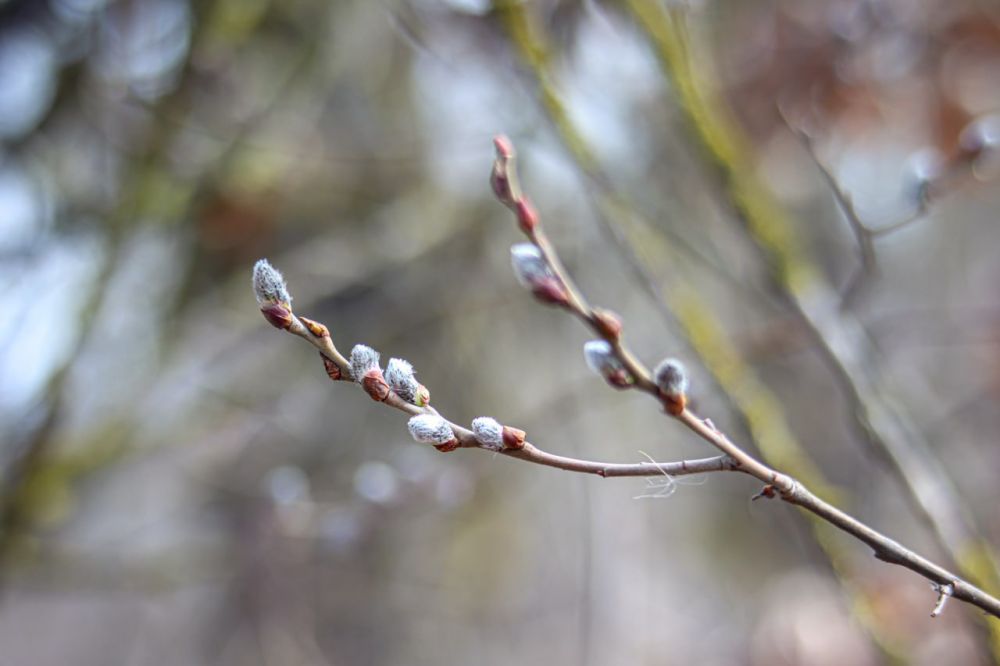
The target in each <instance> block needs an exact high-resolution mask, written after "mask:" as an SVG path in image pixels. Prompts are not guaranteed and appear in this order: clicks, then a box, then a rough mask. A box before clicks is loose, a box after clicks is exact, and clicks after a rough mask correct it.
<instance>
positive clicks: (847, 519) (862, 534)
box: [492, 137, 1000, 617]
mask: <svg viewBox="0 0 1000 666" xmlns="http://www.w3.org/2000/svg"><path fill="white" fill-rule="evenodd" d="M495 143H496V147H497V153H498V158H497V162H496V164H495V165H494V171H493V178H492V183H493V189H494V192H495V193H496V194H497V197H498V199H499V200H500V201H501V202H502V203H504V204H505V205H507V206H508V208H510V209H511V211H512V212H514V214H515V216H516V218H517V223H518V226H519V227H520V229H521V230H522V231H523V232H524V233H525V235H526V236H527V237H528V239H529V240H530V241H531V243H532V244H533V245H534V246H535V247H536V248H537V250H538V253H539V255H540V256H541V257H542V258H543V259H544V260H545V262H546V265H547V268H548V270H549V271H550V273H551V277H550V276H549V275H547V274H538V273H533V274H532V275H533V277H534V280H535V281H534V282H531V283H529V285H528V286H529V287H530V288H532V291H533V292H534V294H535V295H536V297H538V298H539V300H541V301H543V302H546V303H549V304H553V305H556V306H558V307H560V308H562V309H564V310H566V311H568V312H570V313H571V314H573V315H574V316H576V317H577V318H578V319H580V320H581V321H582V322H584V323H585V324H586V325H587V326H588V327H589V328H590V329H591V330H592V331H593V332H594V333H595V334H597V335H598V336H599V337H600V338H601V339H602V340H604V341H605V342H606V343H607V344H608V345H609V346H610V348H611V349H612V350H613V353H614V355H615V357H616V358H617V360H618V361H619V362H620V363H621V366H622V367H623V368H624V369H625V370H626V371H627V372H628V376H629V381H627V382H621V381H620V378H617V377H614V378H613V379H614V381H611V380H612V377H607V378H608V379H609V383H612V384H614V385H615V386H618V387H619V388H624V387H627V388H632V389H636V390H639V391H642V392H644V393H648V394H650V395H651V396H653V397H654V398H655V399H656V400H657V401H658V402H660V403H661V404H662V405H663V407H664V409H665V411H666V413H667V414H669V415H670V416H672V417H674V418H675V419H676V420H677V421H679V422H680V423H681V424H683V425H684V426H685V427H687V428H688V429H689V430H691V431H692V432H693V433H695V434H696V435H698V436H699V437H700V438H702V439H703V440H705V441H706V442H708V443H709V444H711V445H712V446H713V447H715V448H716V449H717V450H718V451H719V452H720V453H722V455H723V456H724V457H725V458H728V459H730V460H732V462H733V464H734V465H735V467H736V468H737V469H739V470H740V471H742V472H744V473H746V474H749V475H750V476H753V477H754V478H756V479H758V480H759V481H762V482H764V483H765V484H766V488H765V491H764V492H765V495H767V496H777V497H780V498H781V499H783V500H784V501H786V502H788V503H790V504H794V505H796V506H799V507H801V508H803V509H805V510H806V511H809V512H810V513H812V514H814V515H816V516H817V517H819V518H821V519H822V520H824V521H826V522H828V523H830V524H831V525H833V526H834V527H836V528H837V529H839V530H841V531H842V532H845V533H847V534H850V535H851V536H853V537H855V538H857V539H859V540H860V541H862V542H863V543H865V544H867V545H868V546H870V547H871V548H872V551H873V553H874V555H875V557H877V558H878V559H880V560H883V561H885V562H889V563H891V564H896V565H899V566H903V567H905V568H907V569H910V570H911V571H914V572H916V573H918V574H920V575H921V576H923V577H924V578H926V579H927V580H929V581H931V583H933V584H934V585H936V586H938V587H940V586H943V585H951V586H952V588H953V590H954V592H953V596H954V597H955V598H956V599H960V600H962V601H965V602H967V603H970V604H972V605H974V606H977V607H979V608H981V609H982V610H984V611H986V612H987V613H990V614H991V615H994V616H996V617H1000V600H997V599H996V598H994V597H993V596H991V595H989V594H988V593H986V592H985V591H983V590H981V589H980V588H978V587H976V586H975V585H973V584H972V583H969V582H967V581H965V580H962V579H960V578H959V576H957V575H956V574H954V573H952V572H950V571H948V570H947V569H945V568H944V567H942V566H940V565H938V564H936V563H934V562H932V561H931V560H928V559H927V558H924V557H922V556H920V555H918V554H917V553H915V552H914V551H912V550H910V549H908V548H906V547H905V546H902V545H901V544H899V543H898V542H896V541H894V540H892V539H890V538H889V537H887V536H886V535H884V534H882V533H880V532H878V531H876V530H874V529H873V528H871V527H869V526H868V525H865V524H864V523H862V522H861V521H859V520H857V519H856V518H854V517H852V516H850V515H848V514H847V513H845V512H843V511H841V510H840V509H838V508H836V507H835V506H833V505H832V504H829V503H828V502H825V501H824V500H822V499H820V498H819V497H818V496H816V495H815V494H813V493H812V492H811V491H809V490H808V489H807V488H806V487H805V486H803V485H802V484H801V483H800V482H799V481H797V480H795V479H794V478H792V477H791V476H789V475H787V474H784V473H782V472H780V471H778V470H776V469H773V468H771V467H769V466H768V465H766V464H764V463H763V462H761V461H759V460H757V459H756V458H754V457H753V456H751V455H750V454H749V453H747V452H746V451H745V450H744V449H742V448H741V447H740V446H738V445H736V444H735V443H734V442H733V441H732V440H731V439H730V438H729V437H728V436H726V434H725V433H723V432H722V431H720V430H719V429H718V428H717V427H715V425H714V424H712V422H711V421H709V420H708V419H702V418H700V417H699V416H697V415H696V414H694V413H693V412H692V411H691V410H689V409H688V408H687V406H686V397H685V396H683V395H680V396H677V395H671V394H670V392H669V391H665V389H664V386H663V383H662V381H658V379H659V377H658V376H657V377H654V375H653V373H651V372H650V370H649V369H648V368H647V367H646V366H645V365H643V364H642V362H641V361H639V359H638V357H637V356H636V355H635V354H634V353H633V352H632V351H631V350H630V349H629V348H628V347H627V346H626V345H625V343H624V341H623V339H622V324H621V322H620V321H619V320H618V318H617V316H615V315H614V314H612V313H610V312H608V311H606V310H601V309H597V308H594V307H592V306H591V305H590V304H589V303H588V302H587V300H586V298H585V297H584V296H583V294H582V293H581V292H580V290H579V288H578V287H577V286H576V284H575V283H574V281H573V280H572V278H571V277H570V275H569V274H568V272H567V271H566V270H565V268H564V267H563V264H562V262H561V261H560V260H559V257H558V254H557V252H556V250H555V248H554V246H553V245H552V243H551V242H550V241H549V239H548V237H547V235H546V234H545V231H544V229H543V227H542V224H541V222H540V220H539V218H538V215H537V213H536V212H535V210H534V207H533V206H532V205H531V203H530V201H528V200H527V199H526V198H525V197H524V195H523V193H522V192H521V191H520V190H518V191H517V192H512V191H511V190H509V189H507V188H505V187H504V185H505V183H506V182H507V179H506V178H505V176H506V175H507V174H508V172H510V171H513V166H512V165H513V160H514V153H513V147H512V146H511V145H510V142H509V141H508V140H507V139H506V138H504V137H500V138H498V139H497V140H496V142H495ZM498 168H499V177H498ZM515 268H516V265H515ZM551 278H554V280H555V283H556V285H557V286H558V287H560V288H561V289H560V288H553V286H552V280H551ZM560 295H561V297H560Z"/></svg>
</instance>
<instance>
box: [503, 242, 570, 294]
mask: <svg viewBox="0 0 1000 666" xmlns="http://www.w3.org/2000/svg"><path fill="white" fill-rule="evenodd" d="M510 263H511V266H512V267H513V268H514V275H515V277H517V281H518V282H520V283H521V284H522V285H523V286H525V287H527V288H528V289H530V290H531V293H532V294H534V295H535V298H537V299H538V300H540V301H542V302H543V303H549V304H550V305H566V304H567V303H569V293H568V292H567V291H566V286H565V285H564V284H563V282H562V280H560V279H559V277H558V276H557V275H556V274H555V272H554V271H553V270H552V268H551V267H550V266H549V264H548V262H547V261H546V260H545V257H544V256H542V251H541V250H539V249H538V248H537V247H536V246H535V245H533V244H531V243H518V244H516V245H514V246H512V247H511V248H510Z"/></svg>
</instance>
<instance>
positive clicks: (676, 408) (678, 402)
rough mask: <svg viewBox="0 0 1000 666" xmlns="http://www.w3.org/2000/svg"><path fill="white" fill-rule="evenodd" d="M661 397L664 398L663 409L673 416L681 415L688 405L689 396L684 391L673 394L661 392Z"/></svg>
mask: <svg viewBox="0 0 1000 666" xmlns="http://www.w3.org/2000/svg"><path fill="white" fill-rule="evenodd" d="M661 398H662V400H663V409H665V410H666V411H667V413H668V414H670V415H671V416H680V415H681V414H682V413H683V412H684V409H685V408H686V407H687V396H686V395H684V394H683V393H681V394H678V395H673V396H666V395H662V394H661Z"/></svg>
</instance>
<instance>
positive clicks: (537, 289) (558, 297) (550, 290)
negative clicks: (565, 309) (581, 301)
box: [531, 275, 569, 305]
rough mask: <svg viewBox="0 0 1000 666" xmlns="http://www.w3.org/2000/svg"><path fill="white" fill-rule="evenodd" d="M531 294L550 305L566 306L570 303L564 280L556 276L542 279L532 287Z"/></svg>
mask: <svg viewBox="0 0 1000 666" xmlns="http://www.w3.org/2000/svg"><path fill="white" fill-rule="evenodd" d="M531 293H533V294H534V295H535V298H537V299H538V300H540V301H541V302H542V303H548V304H549V305H566V304H567V303H569V293H568V292H567V291H566V287H565V285H563V283H562V280H560V279H559V278H557V277H556V276H554V275H551V276H546V277H540V278H538V279H537V280H536V281H535V282H534V283H533V284H532V285H531Z"/></svg>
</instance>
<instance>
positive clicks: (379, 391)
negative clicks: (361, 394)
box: [361, 368, 391, 402]
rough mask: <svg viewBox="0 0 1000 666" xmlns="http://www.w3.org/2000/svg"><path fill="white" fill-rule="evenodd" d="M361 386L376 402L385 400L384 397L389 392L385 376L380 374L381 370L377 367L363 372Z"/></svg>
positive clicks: (386, 396) (387, 395)
mask: <svg viewBox="0 0 1000 666" xmlns="http://www.w3.org/2000/svg"><path fill="white" fill-rule="evenodd" d="M361 386H362V388H364V390H365V393H367V394H368V395H369V396H370V397H371V399H372V400H374V401H376V402H385V399H386V398H388V397H389V393H390V392H391V391H390V389H389V384H387V383H386V381H385V377H383V376H382V371H381V370H379V369H378V368H372V369H371V370H369V371H368V372H366V373H365V376H364V377H362V378H361Z"/></svg>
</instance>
